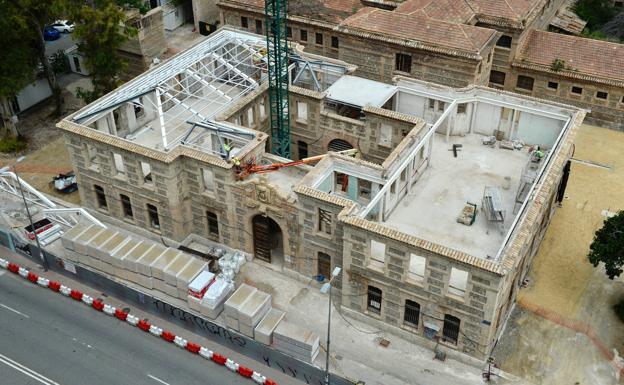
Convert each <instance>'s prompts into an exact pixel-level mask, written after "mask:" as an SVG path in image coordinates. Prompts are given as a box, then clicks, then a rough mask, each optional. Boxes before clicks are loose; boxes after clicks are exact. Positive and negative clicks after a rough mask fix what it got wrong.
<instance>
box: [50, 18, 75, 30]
mask: <svg viewBox="0 0 624 385" xmlns="http://www.w3.org/2000/svg"><path fill="white" fill-rule="evenodd" d="M52 28H54V29H56V30H57V31H59V32H62V33H70V32H74V22H72V21H67V20H57V21H55V22H54V24H52Z"/></svg>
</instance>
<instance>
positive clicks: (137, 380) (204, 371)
mask: <svg viewBox="0 0 624 385" xmlns="http://www.w3.org/2000/svg"><path fill="white" fill-rule="evenodd" d="M0 383H2V384H11V385H26V384H28V385H39V384H46V385H73V384H76V385H84V384H89V385H100V384H101V385H105V384H106V385H110V384H119V385H124V384H128V385H143V384H145V385H167V384H169V385H192V384H202V385H224V384H245V385H249V383H250V380H249V379H245V378H243V377H240V376H239V375H237V374H236V373H233V372H230V371H229V370H228V369H226V368H225V367H223V366H219V365H217V364H215V363H214V362H211V361H208V360H206V359H204V358H202V357H200V356H198V355H194V354H191V353H189V352H187V351H185V350H182V349H180V348H178V347H177V346H175V345H173V344H170V343H167V342H165V341H163V340H161V339H160V338H156V337H154V336H152V335H149V334H147V333H145V332H143V331H141V330H139V329H138V328H135V327H131V326H130V325H127V324H126V323H125V322H122V321H119V320H117V319H116V318H114V317H109V316H106V315H104V314H103V313H100V312H96V311H94V310H92V309H90V308H89V307H87V306H86V305H84V304H82V303H78V302H76V301H74V300H73V299H70V298H67V297H63V296H61V295H59V294H58V293H54V292H52V291H51V290H47V289H43V288H41V287H38V286H36V285H33V284H32V283H30V282H28V281H26V280H24V279H22V278H21V277H19V276H16V275H13V274H11V273H8V272H6V271H4V270H0Z"/></svg>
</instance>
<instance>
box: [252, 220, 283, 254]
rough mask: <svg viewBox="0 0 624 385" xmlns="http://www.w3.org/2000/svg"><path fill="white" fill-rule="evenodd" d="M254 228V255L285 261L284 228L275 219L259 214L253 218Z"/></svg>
mask: <svg viewBox="0 0 624 385" xmlns="http://www.w3.org/2000/svg"><path fill="white" fill-rule="evenodd" d="M251 224H252V229H253V245H254V256H255V257H256V258H259V259H261V260H263V261H266V262H270V263H276V264H278V265H281V264H283V262H284V237H283V235H282V229H281V228H280V226H279V225H278V224H277V222H275V221H274V220H273V219H271V218H270V217H268V216H266V215H261V214H258V215H256V216H255V217H253V219H252V220H251Z"/></svg>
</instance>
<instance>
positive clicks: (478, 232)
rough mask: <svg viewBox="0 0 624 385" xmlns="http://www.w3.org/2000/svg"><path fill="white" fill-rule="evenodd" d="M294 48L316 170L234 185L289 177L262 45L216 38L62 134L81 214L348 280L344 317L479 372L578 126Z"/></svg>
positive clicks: (294, 88) (294, 271)
mask: <svg viewBox="0 0 624 385" xmlns="http://www.w3.org/2000/svg"><path fill="white" fill-rule="evenodd" d="M293 49H294V50H293V53H292V54H291V60H290V67H289V68H290V75H291V76H290V93H289V97H290V106H291V111H290V115H291V117H290V120H291V122H292V127H291V147H292V148H293V151H292V153H293V154H295V155H296V157H297V158H300V159H301V158H306V157H310V156H314V155H321V154H326V153H327V154H328V155H326V156H324V157H323V158H322V159H321V160H320V161H319V162H318V163H317V164H315V165H313V166H312V165H307V164H299V165H294V166H292V167H284V168H281V169H279V170H276V171H274V172H267V173H262V174H255V173H251V174H249V175H246V174H245V173H243V172H241V169H244V167H245V165H252V164H253V165H263V164H277V163H284V162H289V160H288V159H284V158H280V157H277V156H275V155H272V154H270V150H271V143H270V135H268V133H269V130H270V129H269V122H268V121H269V119H268V110H267V107H268V100H267V98H268V96H267V82H266V58H265V54H266V40H265V38H264V37H263V36H259V35H254V34H251V33H248V32H240V31H237V30H234V29H229V28H224V29H221V30H220V31H218V32H216V33H214V34H212V35H211V36H210V37H208V38H207V39H205V40H203V41H201V42H200V43H198V44H197V45H195V46H194V47H192V48H190V49H189V50H187V51H185V52H182V53H180V54H178V55H176V56H175V57H173V58H172V59H170V60H168V61H166V62H164V63H162V64H160V65H159V66H157V67H155V68H153V69H151V70H150V71H148V72H146V73H144V74H143V75H141V76H140V77H138V78H136V79H134V80H132V81H130V82H128V83H126V84H125V85H123V86H121V87H120V88H118V89H117V90H115V91H113V92H112V93H110V94H108V95H106V96H104V97H103V98H101V99H99V100H98V101H96V102H94V103H92V104H90V105H88V106H86V107H84V108H83V109H81V110H80V111H78V112H76V113H74V114H72V115H70V116H68V117H67V118H65V119H63V120H62V121H61V122H60V123H59V124H58V127H60V128H61V129H62V130H63V133H64V136H65V138H66V143H67V146H68V149H69V152H70V155H71V159H72V163H73V167H74V170H75V171H76V173H77V175H78V178H79V184H80V194H81V199H82V202H83V204H84V205H85V206H86V207H88V208H90V209H92V210H94V211H98V212H100V213H102V214H105V215H109V216H112V217H116V218H120V219H122V220H124V221H126V222H128V223H129V224H132V225H136V226H138V227H141V228H144V229H148V230H150V231H152V232H154V233H156V234H159V235H161V236H163V237H165V238H167V239H171V240H176V241H182V240H183V239H185V238H187V237H189V236H191V235H193V236H195V237H197V236H200V237H203V238H204V239H206V240H207V241H211V242H215V243H220V244H225V245H227V246H229V247H231V248H236V249H240V250H243V251H244V252H246V253H248V254H250V255H253V257H254V258H255V259H256V260H257V261H259V263H265V264H267V265H270V266H272V267H273V268H275V269H278V270H279V271H282V272H284V273H285V274H289V275H291V276H295V277H297V276H298V277H302V279H309V278H310V277H311V276H315V275H323V276H325V277H328V276H329V275H330V272H331V270H332V269H333V267H335V266H342V267H343V269H344V275H343V276H342V277H341V279H340V280H339V282H337V285H338V287H339V288H340V290H337V291H336V292H337V293H338V294H337V297H336V300H337V302H338V304H339V306H341V307H342V309H343V310H344V311H345V312H347V313H349V314H350V315H351V316H353V317H357V318H361V319H363V320H365V321H366V322H369V323H371V324H375V325H377V326H379V327H381V328H383V329H385V330H388V331H390V332H393V333H397V334H401V335H403V336H406V337H407V338H410V339H413V340H415V341H416V340H418V341H422V342H425V343H431V344H433V343H434V342H433V341H434V340H439V341H440V343H442V344H444V345H445V346H447V347H448V348H450V349H456V350H458V351H460V352H463V353H465V354H468V355H470V356H472V357H476V358H478V359H486V358H487V357H488V354H489V352H490V351H491V349H492V347H493V345H494V344H495V342H496V340H497V338H498V335H499V333H500V331H501V329H502V326H503V324H504V321H505V317H506V315H507V314H508V313H509V309H510V306H511V304H512V303H513V300H514V297H515V293H516V290H517V288H518V287H519V285H520V284H521V283H522V279H523V277H524V275H525V274H526V272H527V269H528V268H529V265H530V262H531V258H532V256H533V255H534V254H535V252H536V251H537V248H538V247H539V244H540V241H541V238H542V236H543V234H544V232H545V228H546V227H547V225H548V223H549V220H550V217H551V215H552V213H553V211H554V208H555V207H556V204H555V202H556V201H557V200H559V201H560V200H561V199H562V197H563V191H564V189H565V180H566V178H567V172H568V171H569V167H567V166H566V164H567V162H568V160H569V158H570V156H571V153H572V140H573V138H574V135H575V133H576V131H577V130H578V128H579V126H580V124H581V122H582V121H583V118H584V112H583V111H581V110H578V109H575V108H572V107H569V106H565V105H561V104H557V103H552V102H545V101H540V100H537V99H533V98H530V97H525V96H520V95H514V94H511V93H506V92H503V91H497V90H493V89H489V88H485V87H475V86H470V87H467V88H463V89H453V88H447V87H443V86H438V85H434V84H431V83H426V82H422V81H416V80H413V79H410V78H406V77H396V78H395V79H394V81H393V83H391V84H389V83H381V82H378V81H374V80H369V79H364V78H360V77H357V76H354V75H353V73H354V71H355V70H356V68H355V67H354V66H353V65H349V64H347V63H345V62H341V61H338V60H335V59H330V58H324V57H320V56H316V55H312V54H306V53H304V52H303V51H302V50H301V46H297V47H293ZM347 149H357V150H358V153H359V156H358V157H355V158H354V157H352V156H348V155H345V154H343V153H339V151H342V150H347ZM260 261H262V262H260ZM276 289H277V290H279V288H276Z"/></svg>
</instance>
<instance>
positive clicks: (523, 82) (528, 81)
mask: <svg viewBox="0 0 624 385" xmlns="http://www.w3.org/2000/svg"><path fill="white" fill-rule="evenodd" d="M533 82H534V80H533V78H532V77H529V76H523V75H518V81H517V82H516V88H521V89H523V90H528V91H533Z"/></svg>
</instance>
